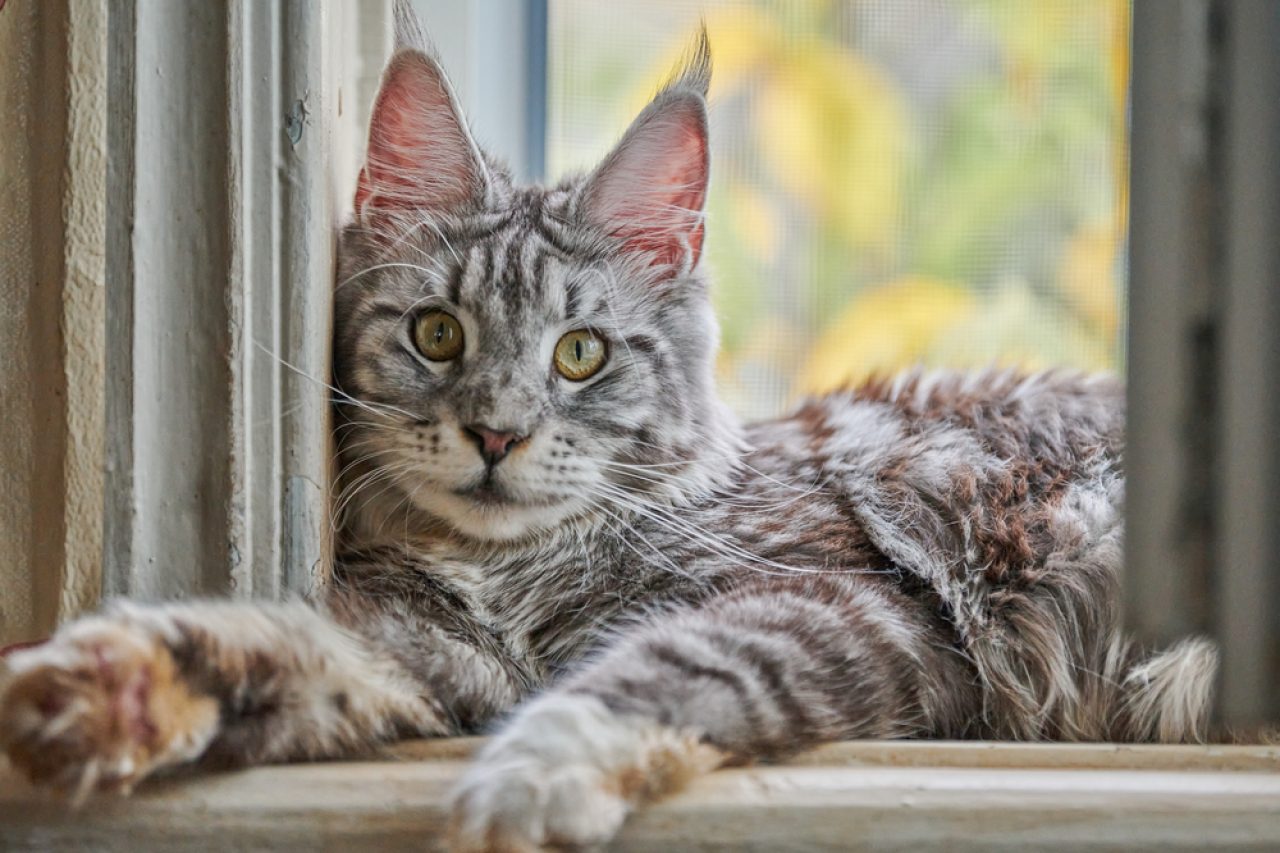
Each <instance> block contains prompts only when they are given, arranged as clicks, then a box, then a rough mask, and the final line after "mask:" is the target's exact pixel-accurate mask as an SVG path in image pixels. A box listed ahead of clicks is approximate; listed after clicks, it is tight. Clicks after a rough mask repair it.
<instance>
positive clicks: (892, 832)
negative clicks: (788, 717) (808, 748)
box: [0, 739, 1280, 851]
mask: <svg viewBox="0 0 1280 853" xmlns="http://www.w3.org/2000/svg"><path fill="white" fill-rule="evenodd" d="M478 743H479V741H478V740H475V739H471V740H447V741H435V742H421V743H412V744H404V745H402V746H400V747H398V748H397V749H396V750H395V751H394V753H395V755H394V757H392V758H391V759H389V760H385V761H373V762H349V763H325V764H311V765H294V766H288V767H263V768H256V769H252V770H247V771H241V772H235V773H225V774H217V775H206V776H200V777H194V778H184V779H171V780H165V781H161V782H156V783H152V784H150V785H146V786H144V787H143V789H142V790H140V791H139V792H137V793H136V794H135V795H134V797H133V798H131V799H129V800H119V799H105V798H104V799H100V800H95V801H91V802H90V803H89V804H88V805H87V806H86V807H84V808H83V809H82V810H81V811H80V812H78V813H75V814H71V813H69V812H68V811H67V809H66V808H65V807H64V806H62V805H61V804H59V803H57V802H54V801H52V800H51V799H50V798H48V797H47V796H45V795H43V794H41V793H40V792H35V791H32V790H30V789H29V788H27V787H25V786H23V785H22V784H21V783H19V782H18V781H16V780H14V779H13V778H12V777H10V776H0V849H3V850H32V851H34V850H72V849H76V850H84V849H93V850H106V851H117V850H118V851H125V850H129V851H133V850H179V849H182V850H214V849H217V850H226V849H236V850H257V849H268V848H269V849H272V850H356V849H358V850H411V849H412V850H430V849H439V841H438V839H439V835H440V832H441V830H442V828H443V826H444V822H445V820H446V809H447V802H448V798H449V795H450V792H451V791H452V789H453V786H454V784H455V782H456V780H457V779H458V777H459V775H460V774H461V773H462V772H463V770H464V768H465V766H466V764H465V757H466V756H467V755H468V754H470V752H471V751H472V750H474V749H475V747H476V745H477V744H478ZM612 849H616V850H623V851H651V850H730V849H732V850H739V849H745V850H771V851H772V850H835V849H840V850H901V851H908V850H910V851H925V850H951V851H989V850H1097V851H1103V850H1131V849H1159V850H1276V849H1280V753H1278V752H1277V750H1276V749H1275V748H1272V747H1247V746H1230V747H1216V746H1205V747H1181V746H1170V747H1166V746H1141V747H1123V746H1114V745H1106V744H1097V745H1079V746H1077V745H1062V744H1052V745H1046V744H1026V745H1010V744H989V743H936V742H862V743H841V744H833V745H831V746H828V747H824V748H823V749H819V750H815V751H814V752H812V753H808V754H806V755H803V756H800V757H799V758H798V759H797V760H795V761H793V762H791V763H789V764H787V765H785V766H776V767H751V768H741V769H734V770H725V771H721V772H719V773H715V774H712V775H711V776H709V777H706V778H704V779H701V780H699V781H698V782H696V783H695V784H694V785H693V786H692V787H691V788H690V789H689V790H687V791H686V792H684V793H683V794H681V795H679V796H676V797H674V798H672V799H670V800H668V801H666V802H663V803H660V804H658V805H656V806H654V807H652V808H650V809H648V810H647V811H645V812H643V813H641V814H639V815H637V816H636V817H635V818H633V819H632V820H631V821H630V822H629V823H628V824H627V826H626V828H625V829H624V831H623V833H622V835H621V837H620V838H619V839H618V840H617V842H616V844H615V845H614V847H613V848H612Z"/></svg>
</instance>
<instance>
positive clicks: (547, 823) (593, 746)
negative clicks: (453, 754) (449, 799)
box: [450, 695, 723, 851]
mask: <svg viewBox="0 0 1280 853" xmlns="http://www.w3.org/2000/svg"><path fill="white" fill-rule="evenodd" d="M722 760H723V755H722V754H721V753H720V752H719V751H717V750H715V749H713V748H712V747H709V746H707V745H706V744H703V743H701V742H699V740H698V738H697V737H696V735H695V734H693V733H690V732H680V731H677V730H675V729H672V728H669V727H666V726H662V725H660V724H658V723H656V722H654V721H652V720H648V719H645V718H642V717H635V716H619V715H617V714H614V713H613V712H611V711H609V710H608V709H607V708H606V707H605V706H604V705H603V704H602V703H601V702H600V701H599V700H597V699H594V698H592V697H588V696H581V695H551V696H546V697H543V698H541V699H538V700H535V701H534V702H533V703H531V704H530V705H529V706H527V707H526V708H525V709H524V710H523V711H522V712H521V713H520V714H519V715H518V716H517V717H516V719H515V720H514V721H513V722H512V723H511V725H510V726H509V727H508V728H507V729H506V730H505V731H504V732H503V733H502V734H500V735H499V736H498V737H496V738H495V739H494V740H493V742H491V743H490V744H489V745H488V746H487V747H486V748H485V749H484V750H483V751H482V752H481V754H480V756H479V758H478V759H477V762H476V764H475V766H474V767H473V768H472V769H471V770H470V771H469V772H468V773H467V775H466V777H465V778H464V779H463V782H462V785H461V787H460V789H459V791H458V793H457V795H456V798H455V801H454V807H453V819H452V822H451V825H450V833H451V835H450V841H451V846H452V848H453V849H454V850H457V851H481V850H486V851H529V850H539V849H542V848H544V847H548V846H552V847H560V848H564V847H567V848H584V847H594V846H597V845H601V844H604V843H605V842H607V841H608V840H609V839H611V838H612V837H613V836H614V835H615V834H617V832H618V830H619V829H621V827H622V824H623V821H624V820H625V819H626V817H627V814H628V813H629V812H630V811H631V809H632V808H633V807H634V806H636V805H638V804H640V803H642V802H644V801H647V800H651V799H654V798H657V797H660V796H662V795H664V794H667V793H670V792H672V791H674V790H676V789H678V788H680V787H681V786H682V785H683V784H684V783H685V782H686V781H688V779H690V778H691V777H692V776H694V775H696V774H698V773H702V772H706V771H708V770H711V769H713V768H714V767H716V766H718V765H719V764H720V763H721V762H722Z"/></svg>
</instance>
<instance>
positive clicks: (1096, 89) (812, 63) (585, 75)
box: [547, 0, 1129, 417]
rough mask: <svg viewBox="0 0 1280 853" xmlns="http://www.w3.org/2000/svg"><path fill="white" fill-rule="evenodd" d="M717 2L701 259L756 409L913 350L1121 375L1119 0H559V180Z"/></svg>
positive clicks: (723, 369) (764, 411) (627, 111)
mask: <svg viewBox="0 0 1280 853" xmlns="http://www.w3.org/2000/svg"><path fill="white" fill-rule="evenodd" d="M700 18H702V19H704V20H705V21H706V24H707V27H708V30H709V33H710V36H711V43H712V50H713V53H714V56H715V76H714V81H713V84H712V91H711V116H712V143H713V154H712V193H711V197H710V200H709V206H708V213H709V220H708V238H707V239H708V242H707V255H706V259H707V262H708V263H709V265H710V269H711V273H712V275H713V277H714V281H715V298H716V304H717V308H718V311H719V315H720V318H721V322H722V334H723V350H722V355H721V359H720V362H719V366H718V367H719V373H720V384H721V388H722V391H723V393H724V394H725V396H726V397H727V399H728V400H729V401H730V402H731V404H732V405H733V406H734V407H735V408H736V409H737V410H738V411H739V412H740V413H741V414H743V415H746V416H751V417H755V416H768V415H772V414H777V413H779V412H781V411H783V410H785V409H786V408H787V407H788V406H790V405H792V404H794V403H795V402H796V401H797V400H798V399H800V398H801V397H803V396H804V395H806V394H810V393H817V392H822V391H826V390H830V389H832V388H835V387H839V386H840V385H842V384H846V383H849V382H856V381H858V380H860V379H862V378H865V377H867V376H868V375H872V374H883V373H885V372H889V371H892V370H896V369H899V368H901V367H905V366H908V365H912V364H926V365H936V366H960V367H975V366H986V365H991V364H999V365H1018V366H1023V367H1028V368H1042V367H1048V366H1053V365H1068V366H1072V367H1077V368H1083V369H1091V370H1095V369H1110V370H1119V369H1121V367H1122V360H1123V357H1124V339H1123V329H1124V310H1125V272H1126V271H1125V262H1124V258H1125V252H1124V239H1125V233H1126V221H1125V220H1126V206H1125V193H1126V174H1127V169H1126V156H1127V151H1126V136H1125V116H1126V100H1127V94H1128V60H1129V5H1128V3H1127V2H1115V0H1046V2H1036V3H1025V2H1019V1H1018V0H1005V2H995V0H973V2H963V0H876V1H875V2H871V1H870V0H864V1H863V2H858V0H844V2H817V0H814V2H798V0H797V1H795V2H764V0H757V2H750V0H723V2H690V1H689V0H643V2H636V0H623V1H622V2H618V1H617V0H615V2H610V3H598V2H592V0H551V2H550V5H549V25H548V26H549V35H548V37H549V57H548V64H549V72H548V73H549V81H548V124H547V133H548V140H547V158H548V167H549V168H548V171H549V173H550V174H553V175H555V174H559V173H561V172H562V171H564V170H566V169H575V168H576V169H582V168H589V167H590V166H591V165H592V164H593V163H594V162H595V161H596V160H597V159H598V158H599V157H600V156H601V155H602V154H603V153H604V152H605V151H607V150H608V148H609V147H610V146H611V145H612V144H613V142H614V141H615V140H616V139H617V138H618V136H619V134H620V133H621V131H622V130H623V129H624V128H625V127H626V125H627V123H628V122H629V121H630V119H631V118H632V117H633V116H634V115H635V113H636V112H637V111H638V110H639V108H640V107H641V106H642V105H643V104H644V103H645V101H646V100H647V99H648V98H649V97H650V96H651V95H652V94H653V92H654V90H655V88H656V86H657V84H658V82H659V81H660V80H662V79H663V78H664V77H665V76H666V75H667V73H668V72H669V70H670V69H671V67H672V66H673V65H674V64H675V63H676V61H677V59H678V57H679V55H680V54H681V52H682V51H683V49H684V48H685V47H686V45H687V44H688V42H689V40H690V37H691V36H692V34H693V33H694V32H695V30H696V27H697V25H698V21H699V19H700Z"/></svg>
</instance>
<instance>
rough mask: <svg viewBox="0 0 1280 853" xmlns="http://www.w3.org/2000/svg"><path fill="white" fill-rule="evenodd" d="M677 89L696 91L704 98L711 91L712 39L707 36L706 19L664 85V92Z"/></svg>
mask: <svg viewBox="0 0 1280 853" xmlns="http://www.w3.org/2000/svg"><path fill="white" fill-rule="evenodd" d="M676 90H684V91H688V92H696V93H697V94H699V95H701V96H702V98H703V100H706V97H707V93H708V92H710V91H711V40H710V39H709V38H707V22H706V21H702V22H700V23H699V24H698V33H697V35H695V36H694V37H693V41H692V42H691V43H690V45H689V47H688V48H687V49H686V50H685V53H684V56H683V57H681V59H680V62H679V64H678V65H676V67H675V69H674V70H673V71H672V72H671V76H670V77H668V78H667V82H666V83H665V84H664V85H663V87H662V91H663V92H672V91H676Z"/></svg>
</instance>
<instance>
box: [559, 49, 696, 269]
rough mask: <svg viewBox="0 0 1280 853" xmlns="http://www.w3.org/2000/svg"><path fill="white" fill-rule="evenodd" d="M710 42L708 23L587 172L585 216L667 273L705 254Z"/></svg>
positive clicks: (631, 250) (584, 199) (624, 245)
mask: <svg viewBox="0 0 1280 853" xmlns="http://www.w3.org/2000/svg"><path fill="white" fill-rule="evenodd" d="M710 80H711V50H710V46H709V44H708V42H707V33H706V28H705V26H704V27H703V28H702V30H701V31H700V32H699V35H698V38H697V39H696V40H695V42H694V45H693V47H692V49H691V50H690V51H689V53H688V54H687V55H686V57H685V59H684V61H683V62H682V63H681V65H680V67H679V68H678V69H677V71H676V73H675V74H674V75H673V76H672V78H671V80H670V81H669V82H668V83H667V85H666V86H664V87H663V89H662V91H660V92H659V93H658V95H657V96H656V97H655V98H654V99H653V101H652V102H650V104H649V106H647V107H645V109H644V111H643V112H641V113H640V115H639V116H638V117H637V118H636V120H635V121H634V122H632V124H631V127H630V128H629V129H628V130H627V132H626V134H625V135H624V136H623V137H622V141H621V142H619V143H618V145H617V146H616V147H615V148H614V149H613V151H612V152H610V154H609V155H608V156H607V157H606V158H605V159H604V162H603V163H601V164H600V166H599V168H597V169H596V171H595V173H594V174H592V176H591V177H590V178H589V179H588V181H587V184H586V188H585V190H584V193H583V201H582V208H581V210H582V211H583V215H584V216H585V218H586V220H587V221H588V222H589V223H590V224H592V225H593V226H595V227H597V228H599V229H600V230H602V231H604V232H605V233H607V234H609V235H611V236H613V237H615V238H618V239H620V240H621V241H622V246H623V249H624V251H628V252H633V253H639V254H642V255H643V256H645V258H646V260H648V262H649V263H650V265H652V266H660V267H664V268H665V270H664V272H665V277H670V276H671V275H674V274H676V273H677V272H680V271H681V270H687V269H692V268H693V267H694V266H696V265H697V263H698V260H699V259H700V258H701V256H702V238H703V234H704V223H703V220H704V214H703V207H704V205H705V204H706V200H707V181H708V178H709V176H710V152H709V143H708V137H707V103H706V93H707V89H708V86H709V84H710Z"/></svg>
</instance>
